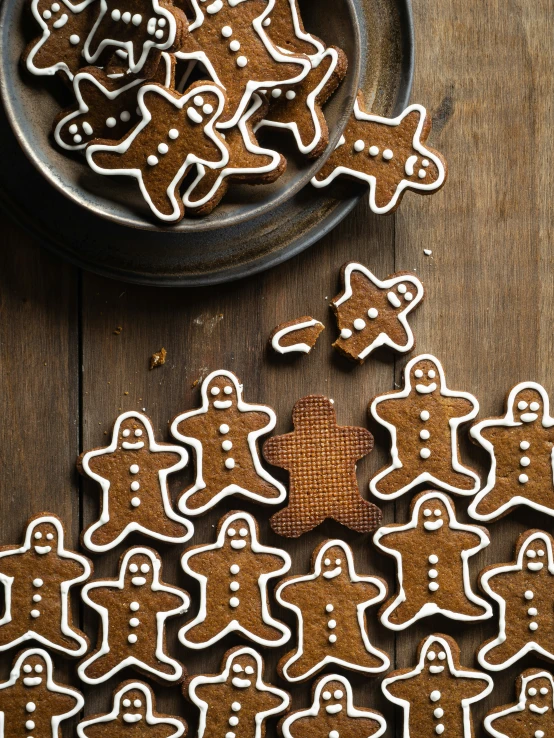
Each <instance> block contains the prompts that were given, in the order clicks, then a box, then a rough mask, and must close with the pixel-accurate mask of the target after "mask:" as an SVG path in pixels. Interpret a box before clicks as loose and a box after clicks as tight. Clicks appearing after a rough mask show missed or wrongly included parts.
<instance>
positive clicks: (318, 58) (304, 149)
mask: <svg viewBox="0 0 554 738" xmlns="http://www.w3.org/2000/svg"><path fill="white" fill-rule="evenodd" d="M289 2H291V4H292V2H294V0H289ZM327 56H330V57H331V58H332V59H333V61H332V62H331V64H330V66H329V69H328V70H327V72H326V74H325V75H324V77H323V79H322V80H321V81H320V83H319V84H318V85H317V87H316V88H315V89H313V90H312V91H311V92H310V94H309V95H308V97H307V98H306V106H307V108H308V110H309V112H310V116H311V118H312V123H313V125H314V130H315V133H314V137H313V139H312V140H311V141H310V143H309V144H306V145H305V144H303V143H302V136H301V134H300V130H299V128H298V123H297V122H296V121H295V120H291V121H290V122H289V123H281V122H279V121H274V120H271V118H264V119H263V120H261V121H260V122H259V123H258V124H257V125H256V127H255V129H254V132H255V133H257V131H258V129H259V128H261V127H262V126H267V127H269V128H286V129H288V130H289V131H291V132H292V134H293V136H294V140H295V141H296V145H297V147H298V150H299V151H300V153H302V154H305V155H306V154H309V153H310V152H312V151H313V150H314V149H315V147H316V146H317V145H318V143H319V142H320V141H321V135H322V131H321V123H320V121H319V117H318V115H317V112H316V109H315V108H316V105H317V96H318V95H319V93H320V92H321V90H322V89H323V88H324V87H325V85H326V84H327V82H328V81H329V78H330V77H331V76H332V74H333V72H334V71H335V69H336V67H337V63H338V60H339V55H338V53H337V50H336V49H335V48H333V47H332V46H330V47H329V48H328V49H325V51H324V52H323V53H320V54H316V55H315V56H313V57H308V58H310V59H312V68H313V69H316V68H317V67H319V65H320V64H321V62H322V61H323V59H325V57H327ZM269 114H271V111H270V112H269Z"/></svg>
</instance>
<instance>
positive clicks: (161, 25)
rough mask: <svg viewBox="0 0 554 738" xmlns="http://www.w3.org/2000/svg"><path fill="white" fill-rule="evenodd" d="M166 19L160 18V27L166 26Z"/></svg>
mask: <svg viewBox="0 0 554 738" xmlns="http://www.w3.org/2000/svg"><path fill="white" fill-rule="evenodd" d="M165 24H166V20H165V18H158V25H159V27H160V28H165Z"/></svg>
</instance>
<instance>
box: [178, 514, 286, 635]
mask: <svg viewBox="0 0 554 738" xmlns="http://www.w3.org/2000/svg"><path fill="white" fill-rule="evenodd" d="M181 565H182V567H183V569H184V571H185V573H186V574H188V575H189V576H191V577H192V578H193V579H196V580H197V581H198V582H200V605H199V612H198V615H197V616H196V618H194V620H191V621H190V622H189V623H187V624H186V625H185V626H184V627H183V628H182V629H181V630H180V631H179V639H180V641H181V643H183V644H184V645H185V646H187V647H188V648H194V649H198V648H209V647H211V646H212V645H213V644H214V643H216V642H217V641H219V640H221V638H223V637H224V636H226V635H227V633H232V632H237V633H240V634H241V635H242V636H245V637H246V638H249V639H250V640H252V641H255V642H256V643H257V644H259V645H260V646H272V647H274V648H275V647H277V646H281V645H282V644H283V643H286V642H287V641H288V640H289V638H290V630H289V628H288V627H287V626H286V625H285V624H284V623H281V622H280V621H279V620H275V618H273V617H272V616H271V613H270V610H269V595H268V589H267V587H268V583H269V580H272V579H275V577H278V576H281V575H282V574H286V572H287V571H288V570H289V569H290V565H291V560H290V556H289V555H288V553H286V551H282V550H281V549H279V548H270V547H269V546H263V545H262V544H261V543H260V542H259V530H258V524H257V522H256V521H255V520H254V518H253V517H252V515H249V514H248V513H245V512H229V513H227V515H224V516H223V517H222V518H221V520H220V521H219V525H218V528H217V541H216V542H215V543H213V544H208V545H202V546H193V547H192V548H190V549H189V550H188V551H187V552H186V553H185V554H184V555H183V557H182V559H181Z"/></svg>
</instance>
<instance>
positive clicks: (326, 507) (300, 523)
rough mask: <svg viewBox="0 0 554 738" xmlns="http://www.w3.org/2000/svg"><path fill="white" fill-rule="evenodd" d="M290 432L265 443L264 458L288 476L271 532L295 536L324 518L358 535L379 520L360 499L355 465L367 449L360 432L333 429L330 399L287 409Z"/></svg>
mask: <svg viewBox="0 0 554 738" xmlns="http://www.w3.org/2000/svg"><path fill="white" fill-rule="evenodd" d="M292 422H293V424H294V431H293V432H292V433H287V434H286V435H284V436H275V437H274V438H270V439H269V440H267V441H266V442H265V444H264V447H263V452H264V456H265V458H266V459H267V461H269V463H270V464H274V465H275V466H280V467H281V468H283V469H286V470H287V471H288V472H289V478H290V481H289V499H288V505H287V507H285V508H283V509H282V510H280V511H279V512H278V513H275V515H273V517H272V518H271V520H270V524H271V527H272V528H273V530H274V531H275V532H276V533H278V534H279V535H281V536H286V537H287V538H297V537H298V536H301V535H302V534H303V533H306V532H307V531H309V530H312V529H313V528H315V527H316V526H317V525H319V524H320V523H322V522H323V521H324V520H326V519H327V518H332V519H333V520H336V521H337V522H339V523H342V524H343V525H345V526H346V527H347V528H351V529H352V530H355V531H357V532H358V533H369V532H370V531H372V530H375V528H377V527H378V526H379V524H380V522H381V511H380V510H379V508H378V507H377V506H376V505H374V504H372V503H371V502H368V501H367V500H364V499H363V497H362V496H361V495H360V490H359V488H358V480H357V478H356V463H357V462H358V461H359V459H361V458H363V457H364V456H366V455H367V454H368V453H369V452H370V451H371V450H372V449H373V436H372V435H371V433H370V432H369V431H368V430H366V428H354V427H350V426H345V425H337V418H336V415H335V408H334V405H333V401H332V400H329V399H328V398H327V397H322V396H321V395H308V396H307V397H303V398H302V399H301V400H298V402H297V403H296V404H295V406H294V408H293V411H292Z"/></svg>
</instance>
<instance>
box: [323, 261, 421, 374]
mask: <svg viewBox="0 0 554 738" xmlns="http://www.w3.org/2000/svg"><path fill="white" fill-rule="evenodd" d="M340 277H341V282H342V285H343V286H342V291H341V292H340V293H339V294H338V295H337V296H336V297H334V298H333V301H332V302H331V308H332V310H333V312H334V314H335V317H336V319H337V326H338V328H339V330H340V336H339V337H338V338H337V340H336V341H335V343H334V344H333V348H335V349H336V350H337V351H338V352H339V353H341V354H342V355H343V356H346V358H348V359H352V360H353V361H358V362H359V363H360V364H363V363H364V361H365V360H366V359H367V357H368V356H369V354H370V353H371V352H372V351H374V350H375V349H377V348H379V347H380V346H388V347H389V348H391V349H393V350H394V351H398V352H399V353H407V352H408V351H411V350H412V349H413V348H414V346H415V340H414V334H413V332H412V329H411V328H410V325H409V323H408V314H409V313H411V311H412V310H413V309H414V308H415V307H416V306H417V305H419V303H420V302H421V301H422V299H423V295H424V289H423V285H422V283H421V280H420V279H419V277H417V276H416V275H415V274H412V273H411V272H397V273H396V274H392V275H391V276H390V277H387V278H386V279H384V280H382V281H381V280H380V279H378V278H377V277H376V276H375V275H374V274H373V272H371V271H370V270H369V269H368V268H367V267H365V266H363V265H362V264H357V263H356V262H353V261H351V262H350V263H349V264H345V265H344V266H343V267H342V269H341V273H340Z"/></svg>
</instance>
